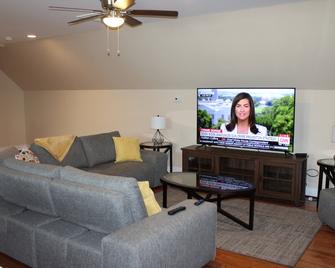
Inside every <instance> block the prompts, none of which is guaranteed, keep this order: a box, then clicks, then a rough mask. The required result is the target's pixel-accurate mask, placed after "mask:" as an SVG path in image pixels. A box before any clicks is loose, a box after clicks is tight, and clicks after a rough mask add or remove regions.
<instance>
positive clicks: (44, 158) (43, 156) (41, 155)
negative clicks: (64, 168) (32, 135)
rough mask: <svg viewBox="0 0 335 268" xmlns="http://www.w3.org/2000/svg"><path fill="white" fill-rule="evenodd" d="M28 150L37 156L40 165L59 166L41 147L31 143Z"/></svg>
mask: <svg viewBox="0 0 335 268" xmlns="http://www.w3.org/2000/svg"><path fill="white" fill-rule="evenodd" d="M30 150H31V151H32V152H33V153H34V154H35V155H37V157H38V159H39V160H40V162H41V163H42V164H49V165H57V166H59V165H60V162H59V161H58V160H57V159H55V158H54V157H53V156H52V155H51V154H50V153H49V152H48V151H47V150H45V149H44V148H43V147H41V146H39V145H37V144H35V143H33V144H32V145H31V146H30Z"/></svg>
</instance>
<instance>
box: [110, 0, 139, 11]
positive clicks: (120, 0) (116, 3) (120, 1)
mask: <svg viewBox="0 0 335 268" xmlns="http://www.w3.org/2000/svg"><path fill="white" fill-rule="evenodd" d="M134 4H135V0H112V5H113V7H116V8H119V9H121V10H126V9H128V8H130V7H131V6H133V5H134Z"/></svg>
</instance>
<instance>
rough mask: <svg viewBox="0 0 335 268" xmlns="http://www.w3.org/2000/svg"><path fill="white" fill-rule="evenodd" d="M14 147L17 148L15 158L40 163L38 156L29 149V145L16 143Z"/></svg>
mask: <svg viewBox="0 0 335 268" xmlns="http://www.w3.org/2000/svg"><path fill="white" fill-rule="evenodd" d="M16 148H17V149H18V150H19V152H18V154H16V155H15V159H16V160H21V161H25V162H30V163H37V164H38V163H40V160H39V159H38V157H37V156H36V155H35V154H34V153H33V152H32V151H31V150H30V149H29V145H26V144H24V145H18V146H16Z"/></svg>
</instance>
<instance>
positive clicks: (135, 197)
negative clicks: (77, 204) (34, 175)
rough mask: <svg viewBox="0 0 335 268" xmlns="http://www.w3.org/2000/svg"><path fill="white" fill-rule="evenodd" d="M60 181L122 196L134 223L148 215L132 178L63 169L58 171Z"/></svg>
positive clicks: (70, 168)
mask: <svg viewBox="0 0 335 268" xmlns="http://www.w3.org/2000/svg"><path fill="white" fill-rule="evenodd" d="M60 179H61V180H67V181H72V182H79V183H84V184H88V185H92V186H96V187H100V188H103V189H108V190H112V191H116V192H119V193H122V194H124V195H125V197H126V199H127V200H128V201H127V202H128V203H129V209H130V211H131V214H132V217H133V220H134V221H135V222H136V221H138V220H141V219H143V218H145V217H147V215H148V214H147V212H146V209H145V206H144V202H143V198H142V195H141V192H140V189H139V187H138V184H137V180H136V179H134V178H128V177H117V176H108V175H102V174H96V173H91V172H86V171H82V170H79V169H76V168H73V167H64V168H62V169H61V171H60Z"/></svg>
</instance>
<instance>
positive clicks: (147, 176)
mask: <svg viewBox="0 0 335 268" xmlns="http://www.w3.org/2000/svg"><path fill="white" fill-rule="evenodd" d="M85 170H87V171H89V172H94V173H100V174H105V175H111V176H122V177H132V178H136V179H137V180H139V181H149V183H150V186H151V187H153V180H154V172H155V167H154V165H153V164H151V163H145V162H137V161H127V162H120V163H106V164H102V165H97V166H94V167H92V168H87V169H85Z"/></svg>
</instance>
